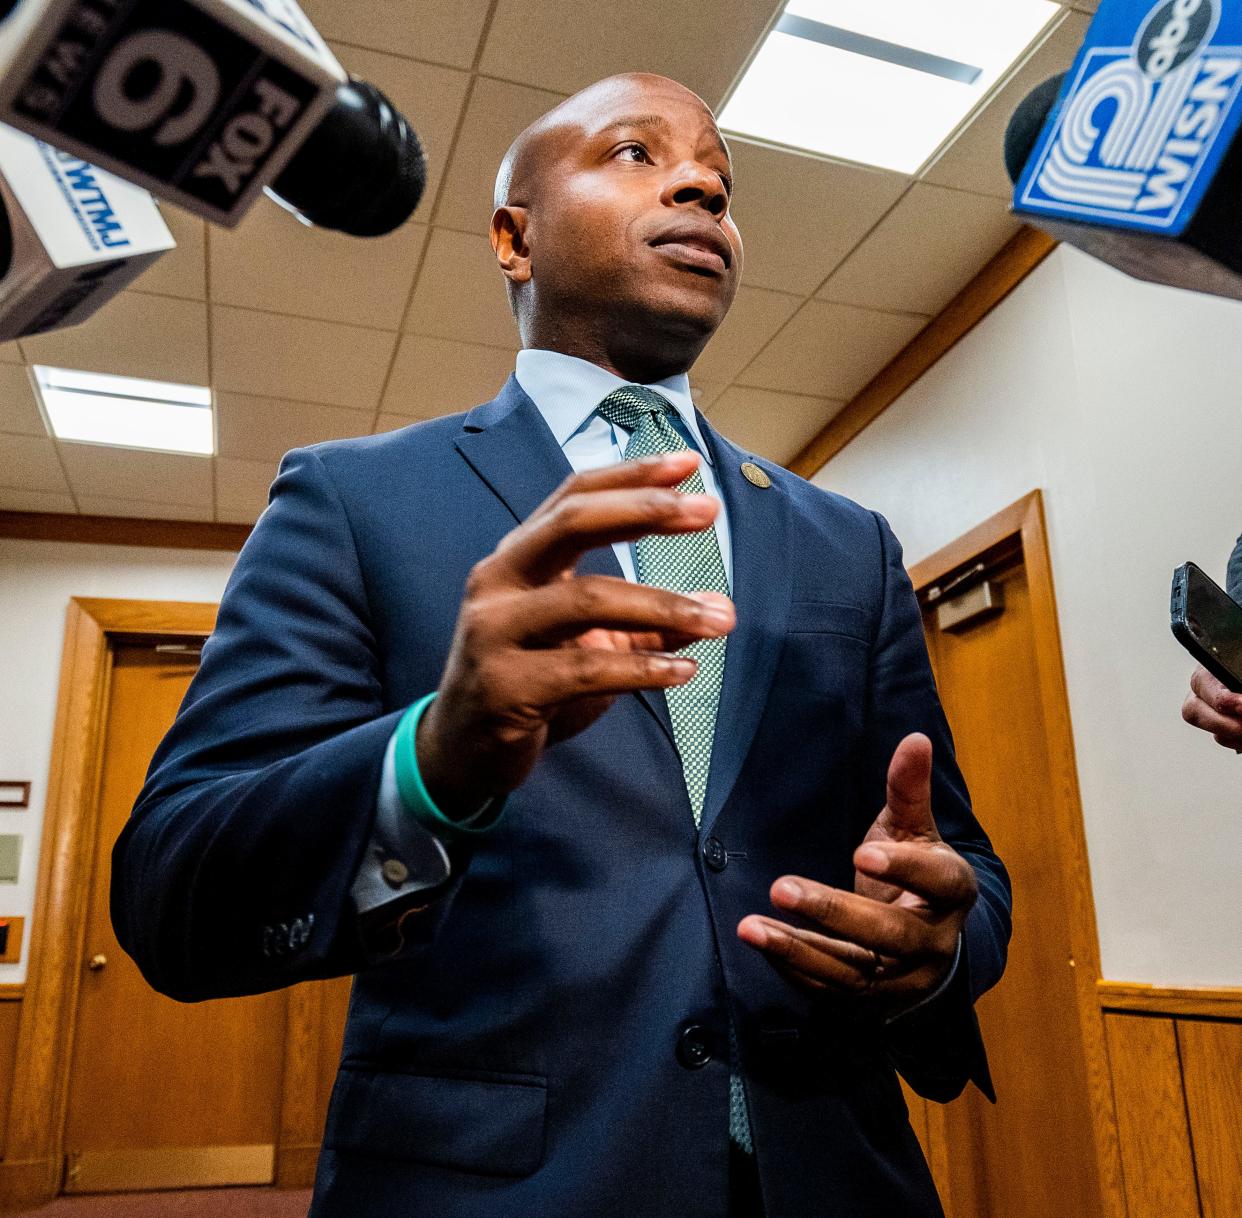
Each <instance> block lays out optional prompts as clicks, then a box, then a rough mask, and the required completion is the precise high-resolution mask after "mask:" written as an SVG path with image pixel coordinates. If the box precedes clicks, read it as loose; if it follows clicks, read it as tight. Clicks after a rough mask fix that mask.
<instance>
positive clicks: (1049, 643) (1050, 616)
mask: <svg viewBox="0 0 1242 1218" xmlns="http://www.w3.org/2000/svg"><path fill="white" fill-rule="evenodd" d="M1015 543H1016V544H1017V545H1018V546H1020V547H1021V554H1022V558H1023V562H1024V564H1025V567H1026V580H1027V587H1028V590H1029V593H1030V603H1031V618H1032V627H1033V635H1034V647H1035V668H1036V674H1037V679H1038V682H1039V700H1040V707H1041V709H1042V711H1043V718H1044V730H1045V734H1046V738H1047V744H1048V762H1049V768H1050V771H1051V776H1052V825H1051V829H1052V833H1051V835H1050V839H1049V840H1050V841H1051V844H1052V848H1053V850H1054V852H1055V855H1056V859H1057V865H1058V869H1059V870H1060V872H1061V874H1062V876H1064V878H1065V885H1066V893H1067V897H1068V901H1069V909H1068V911H1067V912H1068V921H1069V936H1070V950H1071V951H1072V952H1073V967H1074V979H1075V985H1074V993H1075V997H1076V1000H1077V1005H1078V1022H1079V1030H1080V1034H1081V1037H1082V1046H1083V1053H1084V1057H1085V1059H1086V1067H1087V1090H1088V1093H1089V1094H1088V1100H1089V1104H1090V1109H1091V1114H1092V1128H1093V1130H1094V1133H1095V1152H1096V1161H1097V1163H1098V1165H1099V1172H1100V1192H1101V1195H1102V1197H1103V1202H1104V1209H1105V1213H1106V1214H1107V1215H1109V1218H1125V1215H1126V1204H1125V1193H1124V1189H1123V1185H1122V1176H1121V1144H1120V1140H1119V1136H1118V1132H1117V1116H1116V1109H1115V1106H1114V1102H1113V1090H1112V1077H1111V1074H1110V1071H1109V1062H1108V1046H1107V1042H1106V1040H1105V1037H1104V1016H1103V1012H1102V1010H1101V1009H1100V1000H1099V994H1098V992H1097V986H1098V983H1099V981H1100V976H1101V973H1100V948H1099V937H1098V934H1097V931H1096V921H1095V901H1094V898H1093V896H1092V892H1091V869H1090V865H1089V862H1088V856H1087V839H1086V832H1085V830H1084V828H1083V819H1082V799H1081V796H1080V794H1079V788H1078V764H1077V761H1076V759H1075V755H1074V735H1073V730H1072V726H1071V723H1070V712H1069V695H1068V692H1067V690H1066V685H1065V665H1064V661H1063V658H1062V653H1061V628H1060V623H1059V620H1058V617H1057V603H1056V594H1055V590H1054V588H1053V582H1052V563H1051V560H1050V558H1049V553H1048V531H1047V525H1046V522H1045V518H1044V500H1043V493H1042V492H1041V491H1040V490H1038V489H1036V490H1033V491H1031V492H1030V493H1029V494H1027V495H1024V496H1023V497H1022V498H1021V499H1019V500H1018V501H1017V502H1016V503H1012V504H1010V505H1009V507H1007V508H1004V509H1003V510H1002V511H1000V512H997V513H996V515H995V516H992V517H990V518H989V519H988V520H985V521H984V522H983V523H982V524H980V525H977V526H976V527H975V528H973V529H971V530H969V532H967V533H965V534H963V535H962V536H961V537H959V538H957V540H956V541H952V542H950V543H949V544H948V545H947V546H945V547H944V548H943V549H941V550H937V551H936V553H934V554H932V555H930V556H929V557H927V558H925V559H923V561H922V562H919V563H915V564H914V565H913V566H912V567H911V568H910V571H909V574H910V580H911V582H912V583H913V584H914V588H915V591H916V593H919V594H922V593H923V591H924V590H925V589H927V588H928V587H929V586H930V585H932V584H934V583H937V582H939V581H941V580H944V579H945V578H946V577H947V576H950V575H953V574H955V573H957V572H959V571H960V570H961V569H962V568H965V567H969V566H970V565H973V564H974V563H976V562H978V561H979V560H980V559H981V558H982V557H983V556H984V555H986V554H988V553H989V552H992V551H996V550H998V549H1003V548H1006V547H1012V546H1014V545H1015ZM928 1126H929V1135H930V1139H929V1140H930V1141H931V1142H932V1144H933V1147H934V1148H935V1149H937V1150H939V1152H940V1153H944V1126H943V1117H942V1115H941V1110H940V1109H939V1106H936V1105H930V1104H929V1105H928ZM937 1143H939V1145H938V1147H937V1146H936V1144H937ZM942 1178H947V1176H945V1177H942Z"/></svg>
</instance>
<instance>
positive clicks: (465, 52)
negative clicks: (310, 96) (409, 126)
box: [302, 0, 490, 127]
mask: <svg viewBox="0 0 1242 1218" xmlns="http://www.w3.org/2000/svg"><path fill="white" fill-rule="evenodd" d="M489 7H490V3H489V0H418V3H417V4H411V3H410V0H302V8H303V9H305V10H306V15H307V16H308V17H309V18H310V19H311V20H312V21H313V22H314V23H315V28H316V29H317V30H318V31H319V32H320V33H321V34H322V35H323V36H324V37H325V38H335V39H339V40H340V41H341V42H344V43H348V44H349V45H350V46H360V47H373V48H374V49H375V50H377V51H390V52H392V53H393V54H395V55H406V56H408V57H410V58H411V59H427V60H430V61H431V62H432V63H446V64H448V65H449V66H450V67H457V68H468V67H470V66H471V65H472V64H473V63H474V57H475V52H476V50H477V48H478V43H479V36H480V35H481V34H482V32H483V23H484V21H485V20H486V18H487V10H488V8H489ZM337 53H338V56H339V58H340V60H341V62H342V63H343V64H344V65H345V67H346V68H349V69H351V70H352V68H353V61H352V60H351V59H350V58H348V52H347V51H346V49H345V48H344V47H341V48H339V50H338V52H337ZM408 117H409V119H410V121H411V122H413V123H414V125H415V126H416V127H417V125H418V113H417V110H415V112H414V113H412V114H409V115H408Z"/></svg>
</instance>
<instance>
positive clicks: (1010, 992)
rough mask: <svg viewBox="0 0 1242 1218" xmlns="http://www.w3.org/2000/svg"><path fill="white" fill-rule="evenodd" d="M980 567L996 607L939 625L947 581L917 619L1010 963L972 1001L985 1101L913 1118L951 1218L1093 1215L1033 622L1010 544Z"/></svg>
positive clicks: (1095, 1192) (1087, 1127) (1081, 1058)
mask: <svg viewBox="0 0 1242 1218" xmlns="http://www.w3.org/2000/svg"><path fill="white" fill-rule="evenodd" d="M984 566H985V570H984V571H980V570H975V571H974V574H973V576H972V577H971V579H972V581H973V582H974V585H975V587H976V588H978V586H979V584H978V581H979V579H980V576H981V575H984V574H986V576H987V579H988V581H989V582H990V584H991V586H992V589H993V590H994V594H995V595H996V597H997V598H998V599H1000V600H1001V601H1002V602H1003V609H1002V610H1001V611H1000V612H999V613H996V614H994V615H992V616H986V615H985V616H981V617H979V618H977V619H975V620H974V621H971V622H967V623H963V624H962V625H960V626H958V627H956V628H954V629H941V628H940V627H939V626H938V625H937V619H936V610H935V606H936V605H943V604H944V603H945V602H946V601H951V600H954V599H955V598H954V593H953V591H952V590H949V591H948V592H946V594H945V595H944V596H942V597H941V598H940V600H939V601H936V602H933V603H931V604H929V605H927V607H926V608H925V610H924V627H925V630H926V634H927V641H928V649H929V651H930V653H931V658H932V666H933V668H934V669H935V673H936V682H937V685H938V687H939V690H940V697H941V700H942V702H943V704H944V708H945V713H946V715H947V716H948V719H949V724H950V726H951V727H952V729H953V736H954V740H955V743H956V746H957V754H958V760H959V762H960V764H961V767H962V771H963V773H964V774H965V776H966V781H967V784H968V786H969V788H970V793H971V797H972V801H973V803H974V807H975V810H976V813H977V815H978V817H979V820H980V822H981V823H982V824H983V826H984V828H985V829H986V831H987V833H988V835H989V836H990V837H991V839H992V842H993V845H994V846H995V847H996V850H997V853H998V854H999V855H1000V857H1001V858H1002V859H1003V860H1004V863H1005V865H1006V867H1008V869H1009V874H1010V877H1011V879H1012V881H1013V889H1014V930H1013V940H1012V943H1011V945H1010V949H1009V964H1008V968H1007V969H1006V972H1005V976H1004V978H1003V979H1002V981H1001V982H1000V984H999V985H998V986H997V987H996V988H995V989H993V990H992V991H990V992H989V993H988V994H986V995H984V997H983V998H982V999H981V1000H980V1002H979V1005H978V1010H979V1019H980V1022H981V1024H982V1027H983V1034H984V1038H985V1040H986V1043H987V1048H988V1056H989V1061H990V1063H991V1069H992V1078H993V1080H994V1082H995V1084H996V1093H997V1104H996V1106H995V1107H993V1106H992V1105H991V1104H989V1103H988V1101H987V1100H986V1099H984V1098H983V1096H982V1095H980V1094H979V1092H978V1091H976V1090H975V1088H974V1087H969V1088H968V1089H967V1091H966V1093H965V1094H964V1095H963V1096H962V1097H960V1098H959V1099H957V1100H955V1101H954V1102H953V1103H952V1104H949V1105H947V1106H945V1107H943V1108H942V1107H941V1106H939V1105H936V1104H929V1105H927V1106H926V1108H925V1109H923V1108H921V1107H919V1106H916V1107H915V1109H914V1110H913V1120H914V1124H915V1128H916V1130H918V1131H919V1132H920V1133H922V1134H923V1135H924V1136H925V1137H926V1139H927V1149H928V1151H929V1159H930V1160H931V1163H932V1168H933V1172H934V1173H935V1175H936V1177H937V1184H938V1185H939V1187H940V1189H941V1193H942V1196H943V1199H944V1202H945V1208H946V1210H947V1212H948V1214H949V1216H950V1218H999V1216H1000V1215H1003V1216H1004V1218H1047V1216H1048V1215H1051V1214H1064V1215H1067V1216H1068V1215H1073V1216H1074V1218H1096V1216H1098V1215H1100V1214H1101V1213H1102V1212H1103V1210H1102V1199H1101V1186H1100V1180H1099V1172H1098V1168H1097V1164H1096V1157H1095V1141H1094V1137H1093V1132H1092V1124H1091V1110H1090V1104H1089V1093H1088V1088H1087V1069H1086V1060H1085V1055H1084V1052H1083V1045H1082V1035H1081V1031H1080V1024H1079V1012H1078V1006H1077V1001H1076V996H1075V984H1076V983H1075V977H1074V973H1073V969H1074V960H1073V953H1072V951H1071V947H1070V943H1071V935H1070V922H1069V913H1068V905H1067V889H1068V884H1067V880H1066V877H1065V876H1064V875H1062V874H1061V864H1060V861H1059V860H1060V859H1061V858H1062V857H1064V853H1063V852H1062V851H1060V850H1059V849H1058V848H1057V845H1056V843H1055V840H1054V833H1055V830H1054V827H1053V826H1054V815H1053V799H1054V796H1053V790H1052V782H1053V777H1052V775H1053V769H1052V766H1051V762H1050V754H1049V747H1048V738H1047V735H1046V732H1045V725H1044V718H1043V709H1042V704H1041V697H1040V685H1039V677H1038V672H1037V668H1036V663H1037V661H1036V650H1035V636H1034V633H1033V632H1034V630H1035V629H1036V624H1035V621H1034V617H1033V613H1032V609H1031V597H1030V593H1029V589H1028V585H1027V575H1026V567H1025V564H1024V562H1023V556H1022V553H1021V548H1020V546H1016V545H1010V546H1009V547H1008V552H1007V553H1001V554H999V555H992V556H990V557H989V558H988V560H987V562H986V563H985V564H984ZM947 582H948V581H945V586H947ZM963 586H966V585H963Z"/></svg>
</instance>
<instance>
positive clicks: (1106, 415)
mask: <svg viewBox="0 0 1242 1218" xmlns="http://www.w3.org/2000/svg"><path fill="white" fill-rule="evenodd" d="M815 481H816V482H817V483H818V484H820V485H822V486H826V487H829V488H831V489H833V490H837V491H840V492H841V493H843V494H846V495H848V496H850V497H851V498H854V499H857V500H859V501H860V502H862V503H865V504H866V505H867V506H869V507H874V508H877V509H878V510H880V511H882V512H883V513H884V514H885V515H886V516H888V518H889V519H890V521H891V522H892V524H893V527H894V529H895V530H896V532H897V535H898V537H900V538H901V539H902V541H903V543H904V545H905V548H906V556H907V560H908V561H909V562H917V561H918V560H920V559H922V558H924V557H926V556H927V555H928V554H930V553H932V552H933V551H935V550H937V549H939V548H940V547H941V546H943V545H945V544H946V543H948V542H949V541H952V540H953V539H955V538H956V537H958V536H960V535H961V534H962V533H964V532H966V530H967V529H969V528H971V527H972V526H974V525H976V524H978V523H979V522H980V521H982V520H985V519H986V518H987V517H989V516H991V515H992V514H993V513H995V512H997V511H999V510H1000V509H1001V508H1003V507H1005V506H1006V505H1008V504H1010V503H1012V502H1013V501H1014V500H1016V499H1018V498H1019V497H1021V496H1022V495H1024V494H1025V493H1026V492H1028V491H1030V490H1031V489H1032V488H1034V487H1041V488H1042V489H1043V491H1044V496H1045V507H1046V510H1047V514H1048V528H1049V545H1050V547H1051V551H1052V566H1053V576H1054V580H1055V583H1056V591H1057V600H1058V608H1059V613H1060V620H1061V631H1062V639H1063V646H1064V652H1065V667H1066V677H1067V683H1068V687H1069V698H1070V710H1071V715H1072V719H1073V726H1074V737H1075V745H1076V748H1077V753H1078V768H1079V778H1080V782H1081V788H1082V799H1083V815H1084V819H1085V823H1086V833H1087V842H1088V849H1089V854H1090V860H1091V873H1092V882H1093V885H1094V889H1095V902H1096V910H1097V916H1098V922H1099V932H1100V946H1101V950H1102V955H1103V969H1104V975H1105V976H1106V977H1108V978H1111V979H1115V980H1121V981H1143V982H1151V983H1153V984H1170V985H1179V984H1180V985H1238V984H1242V898H1240V894H1242V757H1239V756H1235V755H1234V754H1233V753H1231V752H1227V751H1226V750H1224V749H1222V748H1220V747H1219V746H1218V745H1216V744H1215V743H1214V742H1213V741H1212V739H1211V738H1210V737H1209V736H1207V735H1206V734H1204V733H1202V732H1198V731H1195V730H1193V729H1191V728H1189V727H1187V726H1186V725H1185V724H1183V722H1182V720H1181V718H1180V714H1179V712H1180V707H1181V702H1182V699H1183V697H1184V695H1185V692H1186V683H1187V679H1188V677H1189V674H1190V671H1191V669H1192V667H1193V665H1192V662H1191V661H1190V658H1189V657H1188V656H1187V655H1186V653H1185V652H1183V651H1182V649H1181V647H1180V646H1178V644H1177V643H1176V642H1175V641H1174V639H1173V637H1172V635H1171V634H1170V632H1169V626H1168V600H1169V581H1170V575H1171V574H1172V571H1173V568H1174V567H1175V566H1177V565H1178V564H1180V563H1181V562H1183V561H1185V560H1186V559H1193V560H1194V561H1196V562H1198V563H1199V565H1200V566H1202V567H1204V568H1205V569H1206V570H1207V571H1208V572H1209V573H1210V574H1212V575H1213V576H1214V577H1215V578H1216V579H1217V580H1218V581H1220V582H1223V571H1224V565H1225V561H1226V559H1227V557H1228V555H1229V552H1230V550H1231V548H1232V546H1233V542H1234V540H1235V539H1236V538H1237V536H1238V534H1239V533H1242V304H1240V303H1235V302H1232V301H1224V300H1220V299H1217V298H1210V297H1206V296H1197V295H1193V294H1190V293H1187V292H1181V291H1177V290H1174V289H1167V288H1157V287H1153V286H1151V285H1148V284H1141V283H1138V282H1136V281H1135V280H1132V279H1129V278H1127V277H1126V276H1124V275H1121V274H1120V273H1118V272H1116V271H1113V270H1111V269H1110V268H1108V267H1105V266H1103V265H1101V264H1100V263H1098V262H1095V261H1093V260H1091V259H1089V258H1087V257H1086V256H1085V255H1082V254H1080V253H1078V252H1077V251H1075V250H1071V249H1067V248H1064V247H1062V248H1059V249H1058V250H1056V251H1055V252H1054V253H1053V254H1052V255H1051V256H1050V257H1049V258H1048V259H1047V260H1046V261H1045V262H1044V263H1043V265H1042V266H1040V267H1039V268H1038V269H1037V270H1036V271H1035V272H1034V274H1032V275H1031V276H1030V277H1029V278H1028V279H1027V280H1026V281H1025V282H1024V283H1023V284H1022V285H1021V286H1020V287H1019V288H1018V289H1017V290H1016V291H1015V292H1014V293H1013V294H1012V295H1011V296H1010V297H1009V298H1008V299H1007V300H1005V301H1004V302H1003V303H1002V304H1001V305H1000V306H999V307H998V308H997V309H996V310H995V311H994V312H993V313H992V314H991V315H990V316H989V317H988V318H986V319H985V320H984V321H983V322H982V323H981V324H980V325H979V326H978V327H976V328H975V330H973V331H972V332H971V333H970V334H969V335H968V336H967V337H966V338H965V339H964V340H963V341H962V342H961V343H960V344H959V345H958V346H957V347H956V348H954V350H952V351H951V352H950V353H949V354H948V355H947V356H946V357H945V358H944V359H942V360H941V361H940V362H939V364H937V365H936V367H934V368H933V369H932V370H931V371H930V372H929V373H927V374H926V375H925V376H924V377H923V378H922V379H921V380H920V381H919V382H918V383H917V384H915V385H914V386H912V387H911V388H910V389H909V390H907V392H906V393H905V394H904V395H903V396H902V397H901V398H900V399H899V400H898V401H897V402H896V403H894V405H893V406H891V407H890V408H889V410H888V411H887V412H886V413H885V414H884V415H883V416H882V417H881V418H880V419H879V420H878V421H877V422H876V423H874V424H873V425H872V426H871V427H870V428H868V429H867V430H866V431H865V432H864V433H863V434H862V435H861V436H860V437H859V438H858V439H856V440H855V441H854V442H853V443H852V444H850V445H849V446H848V447H847V448H846V449H845V450H844V451H843V452H842V453H841V454H840V455H839V456H837V457H836V458H835V459H834V460H832V461H831V462H829V464H828V465H827V466H825V468H824V469H823V470H822V471H821V472H820V474H819V475H818V476H817V477H816V478H815ZM1014 798H1015V799H1020V798H1021V785H1020V783H1019V782H1017V781H1015V784H1014ZM1032 831H1033V832H1038V826H1033V827H1032Z"/></svg>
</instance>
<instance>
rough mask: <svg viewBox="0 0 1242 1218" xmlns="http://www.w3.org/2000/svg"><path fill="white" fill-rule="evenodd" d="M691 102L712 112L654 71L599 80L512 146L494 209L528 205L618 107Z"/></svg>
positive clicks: (537, 122) (498, 182)
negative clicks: (561, 161) (566, 156)
mask: <svg viewBox="0 0 1242 1218" xmlns="http://www.w3.org/2000/svg"><path fill="white" fill-rule="evenodd" d="M652 93H655V94H665V95H668V94H674V95H679V96H680V97H681V98H682V99H683V100H691V101H693V102H694V103H697V105H698V107H699V108H700V109H701V110H702V111H703V112H704V114H706V115H707V116H708V117H709V118H711V117H712V112H711V109H710V108H709V107H708V105H707V104H706V103H705V102H704V101H703V99H702V98H701V97H699V95H698V94H697V93H694V92H693V91H691V90H690V89H687V88H686V87H685V85H682V84H678V82H677V81H675V80H671V79H669V77H667V76H658V75H656V74H655V73H652V72H624V73H621V74H620V75H617V76H609V77H606V78H605V79H604V80H598V81H596V82H595V83H594V84H593V85H587V87H586V88H585V89H580V90H579V91H578V92H577V93H575V94H574V95H573V96H572V97H567V98H566V99H565V100H564V101H563V102H561V103H560V104H559V105H557V106H554V107H553V108H552V109H551V110H549V111H548V112H547V113H546V114H544V115H543V116H542V117H540V118H537V119H536V120H535V121H534V122H533V123H531V125H530V126H529V127H527V128H526V130H525V131H523V132H522V133H521V135H519V136H518V137H517V139H515V140H514V141H513V143H512V144H510V145H509V151H508V152H506V153H505V156H504V160H503V161H501V163H500V170H499V172H498V173H497V174H496V188H495V191H494V192H493V196H492V206H493V207H509V206H512V207H527V206H529V205H530V201H531V199H532V198H533V197H534V194H535V191H536V190H537V189H538V187H539V184H540V183H541V182H543V181H545V180H546V178H547V175H548V172H549V170H550V169H551V167H552V166H553V165H554V164H555V163H556V160H557V158H558V157H559V155H560V154H561V152H562V151H563V150H564V149H565V148H566V147H567V146H568V145H569V144H571V143H572V142H573V141H574V140H575V139H577V138H580V137H581V135H582V134H583V133H584V132H585V131H587V130H589V129H590V127H591V125H592V124H593V123H594V122H596V121H597V120H598V118H599V116H600V115H601V114H603V113H606V112H607V111H608V110H609V109H610V108H612V107H614V106H615V105H617V104H618V103H624V102H627V101H634V102H639V101H640V100H641V99H642V98H644V97H647V96H649V95H650V94H652Z"/></svg>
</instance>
